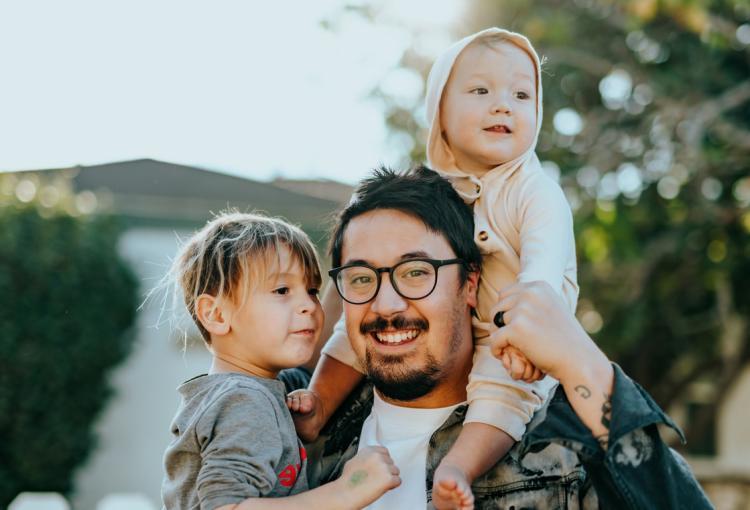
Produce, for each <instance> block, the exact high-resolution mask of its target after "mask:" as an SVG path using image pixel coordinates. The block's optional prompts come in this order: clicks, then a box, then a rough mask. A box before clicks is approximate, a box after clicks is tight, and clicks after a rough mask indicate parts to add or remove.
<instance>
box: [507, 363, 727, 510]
mask: <svg viewBox="0 0 750 510" xmlns="http://www.w3.org/2000/svg"><path fill="white" fill-rule="evenodd" d="M614 370H615V385H614V391H613V394H612V400H611V402H612V419H611V422H610V435H609V448H608V449H607V451H606V452H605V451H603V450H602V449H601V447H600V446H599V445H598V443H597V442H596V440H595V439H594V437H593V435H592V434H591V432H590V431H589V429H588V428H587V427H586V426H585V425H584V424H583V422H581V420H580V419H579V418H578V415H576V413H575V411H574V410H573V408H572V407H571V406H570V404H569V403H568V400H567V398H566V396H565V393H564V391H563V389H562V387H558V388H557V391H556V392H555V396H554V397H553V398H552V399H551V400H550V403H549V406H548V407H547V408H546V409H545V410H544V411H543V412H542V413H540V416H538V419H537V418H535V420H534V422H533V423H532V425H530V431H529V433H528V434H527V435H526V436H525V437H524V439H523V445H522V450H523V451H524V452H528V451H538V450H539V449H540V448H543V447H544V445H546V444H549V443H550V442H553V443H558V444H561V445H563V446H566V447H568V448H571V449H573V450H575V451H576V452H577V453H578V456H579V458H580V459H581V462H582V463H583V465H584V467H585V468H586V471H587V472H588V475H589V478H590V480H591V482H592V487H593V489H594V490H595V491H596V496H597V499H598V501H599V506H600V508H627V509H634V510H635V509H650V508H653V509H660V510H662V509H703V508H713V506H712V505H711V503H710V502H709V501H708V498H707V497H706V495H705V493H704V492H703V490H702V489H701V487H700V485H699V484H698V481H697V480H696V479H695V476H694V475H693V473H692V471H691V470H690V468H689V466H688V465H687V463H686V462H685V460H684V459H683V458H682V457H681V456H680V455H679V454H678V453H677V452H675V451H674V450H672V449H671V448H670V447H669V446H667V445H666V444H665V443H664V441H663V440H662V439H661V436H660V435H659V430H658V428H657V425H658V424H664V425H667V426H668V427H670V428H672V429H674V430H675V431H676V432H677V433H678V434H679V435H680V438H681V439H683V441H684V437H683V435H682V432H681V431H680V430H679V428H677V426H676V425H675V424H674V422H673V421H672V420H671V419H670V418H669V416H667V415H666V414H665V413H664V412H663V411H662V410H661V409H660V408H659V406H658V405H657V404H656V402H654V400H653V399H652V398H651V396H650V395H649V394H648V393H646V391H645V390H644V389H643V388H641V387H640V386H639V385H638V383H636V382H635V381H633V380H632V379H630V378H629V377H628V376H627V375H625V373H624V372H623V371H622V370H621V369H620V367H618V366H617V365H614Z"/></svg>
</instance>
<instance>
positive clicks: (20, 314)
mask: <svg viewBox="0 0 750 510" xmlns="http://www.w3.org/2000/svg"><path fill="white" fill-rule="evenodd" d="M117 239H118V229H117V227H116V223H115V221H114V220H113V218H111V217H106V216H73V215H71V214H68V213H65V212H62V211H60V212H51V211H50V210H45V209H44V208H41V207H39V206H36V205H34V204H20V203H17V202H16V203H10V204H8V203H6V204H0V437H2V441H0V459H2V462H0V508H6V507H7V505H8V504H9V503H10V502H11V501H12V500H13V499H14V498H15V496H16V495H17V494H18V493H19V492H21V491H56V492H60V493H63V494H66V493H70V492H71V488H72V480H73V474H74V470H75V469H76V467H78V466H80V465H81V464H82V463H83V462H84V461H85V460H86V458H87V456H88V454H89V453H90V452H91V451H92V450H93V448H94V446H95V437H94V434H93V424H94V422H95V420H96V418H97V416H98V415H99V413H100V412H101V411H102V409H103V408H104V406H105V404H106V402H107V400H108V399H109V397H110V396H111V394H112V388H111V387H110V384H109V381H108V374H109V372H110V370H111V369H112V368H113V367H115V366H116V365H118V364H119V363H121V362H122V361H123V360H124V359H125V358H126V356H127V355H128V352H129V351H130V347H131V344H132V340H133V337H132V335H131V334H129V333H128V331H129V328H130V326H131V325H132V324H133V321H134V318H135V311H136V307H137V299H138V298H137V285H136V280H135V277H134V275H133V273H132V272H131V271H130V269H129V268H128V267H127V266H126V264H125V262H124V261H123V260H122V259H121V257H120V256H119V255H118V253H117V251H116V245H117Z"/></svg>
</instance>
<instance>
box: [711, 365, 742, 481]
mask: <svg viewBox="0 0 750 510" xmlns="http://www.w3.org/2000/svg"><path fill="white" fill-rule="evenodd" d="M716 433H717V440H718V445H717V446H718V456H719V460H720V461H721V463H722V464H724V465H726V466H731V467H734V468H737V469H739V470H740V471H744V472H745V473H747V474H748V475H750V365H748V366H747V367H745V370H744V371H743V372H742V375H740V377H739V379H738V380H737V382H736V383H735V384H734V386H733V387H732V388H731V390H730V391H729V395H727V398H726V400H725V402H724V405H723V406H722V409H721V411H720V412H719V416H718V419H717V431H716Z"/></svg>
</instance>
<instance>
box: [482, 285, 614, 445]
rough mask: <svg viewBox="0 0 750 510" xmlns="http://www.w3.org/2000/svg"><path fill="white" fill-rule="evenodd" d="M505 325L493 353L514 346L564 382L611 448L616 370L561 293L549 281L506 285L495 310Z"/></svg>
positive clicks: (582, 415)
mask: <svg viewBox="0 0 750 510" xmlns="http://www.w3.org/2000/svg"><path fill="white" fill-rule="evenodd" d="M498 311H502V312H503V320H504V322H505V326H503V327H501V328H499V329H498V330H497V331H494V332H493V333H492V334H490V342H491V344H492V353H493V354H494V355H495V356H499V357H502V355H503V352H504V350H505V349H507V348H509V347H510V346H512V347H515V348H517V349H518V350H519V351H521V352H522V353H523V354H524V355H525V356H526V357H527V358H528V359H529V360H530V361H531V362H532V363H534V365H536V366H537V367H538V368H539V369H540V370H542V371H543V372H546V373H548V374H549V375H551V376H552V377H554V378H556V379H557V380H559V381H560V384H561V385H562V387H563V390H565V395H566V396H567V397H568V401H569V402H570V405H571V406H572V407H573V410H574V411H575V412H576V414H577V415H578V417H579V418H580V419H581V421H582V422H583V423H585V424H586V426H587V427H588V428H589V429H590V430H591V433H592V434H593V436H594V437H595V438H596V439H597V441H599V443H600V444H601V446H602V448H604V449H606V448H607V446H608V441H609V424H610V420H611V410H612V406H611V402H610V398H611V396H612V388H613V386H614V370H613V369H612V364H611V363H610V362H609V360H608V359H607V357H606V356H605V355H604V353H603V352H602V351H601V350H600V349H599V348H598V347H597V346H596V344H595V343H594V341H593V340H592V339H591V338H590V337H589V336H588V335H587V334H586V332H585V331H584V330H583V328H582V327H581V325H580V324H579V323H578V321H577V320H576V318H575V316H574V315H573V314H572V313H570V310H568V308H567V307H566V306H565V303H563V301H562V300H561V299H560V297H559V296H558V295H557V294H555V292H554V291H553V290H552V288H551V287H550V286H549V285H548V284H547V283H544V282H532V283H517V284H514V285H511V286H510V287H507V288H506V289H503V291H502V292H501V293H500V300H499V302H498V304H497V305H496V307H495V309H494V310H493V313H496V312H498Z"/></svg>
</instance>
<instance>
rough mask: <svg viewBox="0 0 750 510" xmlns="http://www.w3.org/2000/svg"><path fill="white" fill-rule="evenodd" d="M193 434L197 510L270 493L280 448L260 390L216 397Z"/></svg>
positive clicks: (269, 407) (270, 410) (273, 420)
mask: <svg viewBox="0 0 750 510" xmlns="http://www.w3.org/2000/svg"><path fill="white" fill-rule="evenodd" d="M196 434H197V435H198V441H199V443H200V445H201V458H202V459H201V460H202V462H201V469H200V472H199V473H198V477H197V480H196V488H197V492H198V499H199V500H200V505H201V506H200V507H201V508H202V509H203V508H205V509H214V508H217V507H220V506H222V505H228V504H237V503H240V502H242V501H243V500H245V499H247V498H251V497H260V496H263V495H265V494H267V493H269V492H270V491H271V490H272V489H273V487H274V486H275V484H276V478H277V476H276V472H275V467H276V466H277V465H278V463H279V461H280V459H281V455H282V448H283V446H282V440H281V434H280V432H279V425H278V422H277V420H276V413H275V411H274V408H273V404H272V403H271V400H270V398H269V397H268V396H267V395H265V394H264V393H263V392H262V391H260V390H257V389H253V388H245V387H242V388H233V389H232V390H230V391H226V392H224V393H222V394H221V395H219V396H218V397H217V398H216V400H215V401H214V402H213V403H212V404H211V406H209V407H208V408H207V409H206V411H205V412H204V413H203V415H202V416H201V417H200V419H199V420H198V423H197V425H196Z"/></svg>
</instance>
